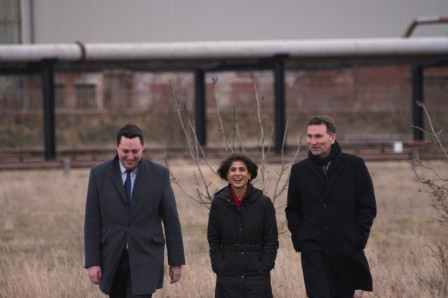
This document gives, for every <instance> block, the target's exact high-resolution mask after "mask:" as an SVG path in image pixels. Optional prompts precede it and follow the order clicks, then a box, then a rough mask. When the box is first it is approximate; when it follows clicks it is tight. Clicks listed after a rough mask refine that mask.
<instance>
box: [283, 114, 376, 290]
mask: <svg viewBox="0 0 448 298" xmlns="http://www.w3.org/2000/svg"><path fill="white" fill-rule="evenodd" d="M307 145H308V148H309V151H308V158H306V159H305V160H303V161H300V162H298V163H297V164H295V165H294V166H293V167H292V168H291V176H290V180H289V189H288V199H287V207H286V210H285V211H286V218H287V221H288V229H289V230H290V232H291V239H292V244H293V246H294V249H295V250H296V251H297V252H301V259H302V270H303V275H304V280H305V288H306V292H307V296H309V297H353V296H354V293H355V290H356V289H360V290H364V291H372V289H373V287H372V276H371V274H370V269H369V265H368V263H367V259H366V257H365V255H364V248H365V247H366V244H367V239H368V237H369V233H370V228H371V226H372V223H373V219H374V218H375V216H376V200H375V194H374V189H373V183H372V179H371V177H370V174H369V171H368V170H367V167H366V165H365V163H364V161H363V160H362V159H361V158H360V157H357V156H354V155H351V154H346V153H343V152H342V151H341V148H340V147H339V144H338V142H337V141H336V128H335V125H334V122H333V119H331V118H330V117H328V116H315V117H312V118H310V119H309V120H308V123H307Z"/></svg>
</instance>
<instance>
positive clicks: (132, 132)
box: [117, 123, 143, 145]
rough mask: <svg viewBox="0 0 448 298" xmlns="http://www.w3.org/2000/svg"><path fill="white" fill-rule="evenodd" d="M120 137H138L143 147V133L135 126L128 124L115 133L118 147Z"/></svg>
mask: <svg viewBox="0 0 448 298" xmlns="http://www.w3.org/2000/svg"><path fill="white" fill-rule="evenodd" d="M121 137H125V138H128V139H133V138H135V137H138V138H139V139H140V144H142V145H143V131H142V130H141V129H140V128H139V127H138V126H137V125H135V124H133V123H128V124H126V125H125V126H123V127H122V128H120V130H119V131H118V132H117V144H118V145H120V141H121Z"/></svg>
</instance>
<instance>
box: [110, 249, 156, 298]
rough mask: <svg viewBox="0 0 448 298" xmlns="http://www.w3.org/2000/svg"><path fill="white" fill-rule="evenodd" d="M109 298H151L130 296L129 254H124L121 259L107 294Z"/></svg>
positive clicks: (148, 297)
mask: <svg viewBox="0 0 448 298" xmlns="http://www.w3.org/2000/svg"><path fill="white" fill-rule="evenodd" d="M109 297H110V298H151V297H152V294H150V295H140V296H133V295H132V283H131V266H130V265H129V254H128V253H127V252H125V253H124V254H123V256H122V257H121V260H120V264H119V265H118V268H117V272H115V277H114V282H113V284H112V289H111V290H110V294H109Z"/></svg>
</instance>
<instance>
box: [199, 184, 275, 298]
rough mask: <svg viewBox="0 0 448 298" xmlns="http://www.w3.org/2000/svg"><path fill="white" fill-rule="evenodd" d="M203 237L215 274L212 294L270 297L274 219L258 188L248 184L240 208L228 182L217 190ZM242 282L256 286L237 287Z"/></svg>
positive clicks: (272, 210) (217, 295) (273, 251)
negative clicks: (205, 233)
mask: <svg viewBox="0 0 448 298" xmlns="http://www.w3.org/2000/svg"><path fill="white" fill-rule="evenodd" d="M207 238H208V242H209V245H210V258H211V265H212V269H213V271H214V272H215V273H216V274H217V285H216V291H215V294H216V297H272V290H271V285H270V270H272V269H273V268H274V264H275V258H276V256H277V249H278V246H279V244H278V232H277V222H276V217H275V209H274V206H273V204H272V202H271V200H270V199H269V198H268V197H267V196H265V195H263V192H262V191H261V190H259V189H257V188H255V187H253V186H252V185H251V184H249V188H248V191H247V194H246V197H245V198H244V199H243V201H242V204H241V208H238V207H237V205H236V203H235V201H234V199H233V197H232V193H231V190H230V185H229V186H227V187H225V188H223V189H221V190H220V191H218V192H217V193H216V194H215V197H214V199H213V201H212V205H211V208H210V216H209V223H208V229H207ZM245 282H247V283H251V284H252V286H251V287H250V288H252V289H254V288H255V289H256V290H255V291H252V290H249V291H241V288H244V283H245ZM254 283H255V284H256V286H255V287H254V286H253V285H254ZM238 285H243V286H242V287H239V286H238Z"/></svg>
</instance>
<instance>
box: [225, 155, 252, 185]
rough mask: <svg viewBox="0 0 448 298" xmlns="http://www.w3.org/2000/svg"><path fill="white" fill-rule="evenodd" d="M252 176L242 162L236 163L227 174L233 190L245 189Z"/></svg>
mask: <svg viewBox="0 0 448 298" xmlns="http://www.w3.org/2000/svg"><path fill="white" fill-rule="evenodd" d="M250 176H251V174H250V173H249V171H248V170H247V167H246V164H245V163H244V162H242V161H234V162H232V164H231V165H230V168H229V171H228V172H227V180H228V181H229V183H230V184H231V185H232V187H233V189H245V188H246V186H247V183H248V182H249V179H250Z"/></svg>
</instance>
